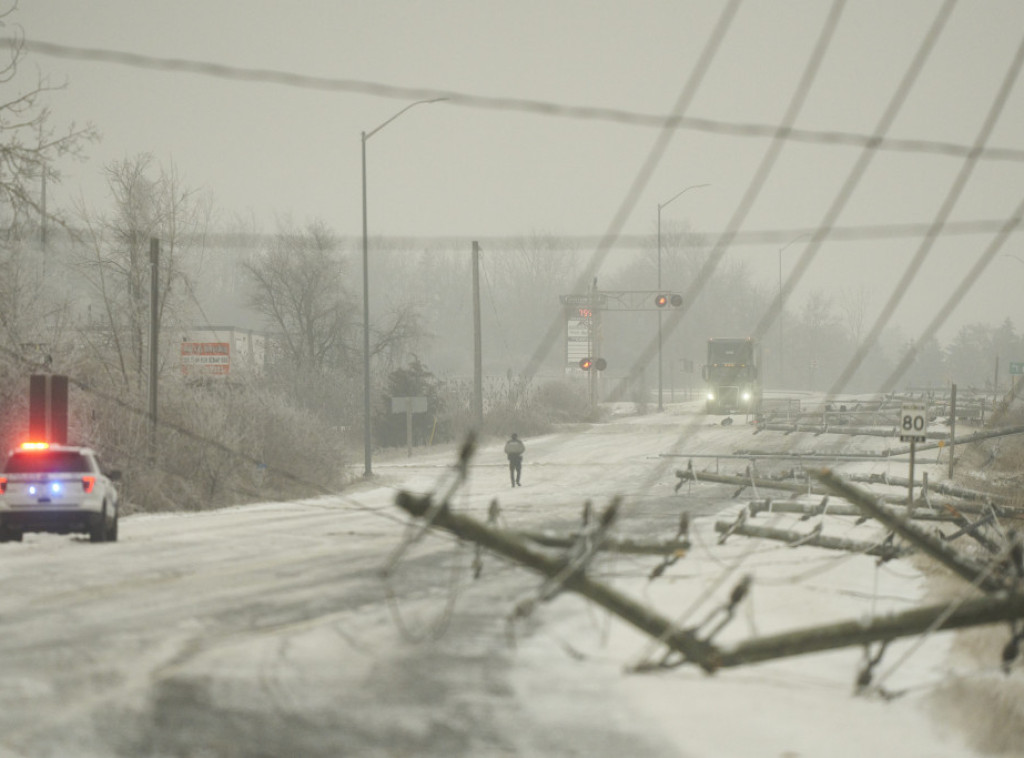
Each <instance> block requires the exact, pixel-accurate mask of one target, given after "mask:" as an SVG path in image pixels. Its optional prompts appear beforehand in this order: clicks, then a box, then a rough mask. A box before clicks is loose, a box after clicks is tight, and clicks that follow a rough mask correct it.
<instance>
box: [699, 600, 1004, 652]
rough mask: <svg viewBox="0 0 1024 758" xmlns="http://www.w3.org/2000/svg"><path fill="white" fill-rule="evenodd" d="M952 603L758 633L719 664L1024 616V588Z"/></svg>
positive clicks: (817, 650) (908, 635)
mask: <svg viewBox="0 0 1024 758" xmlns="http://www.w3.org/2000/svg"><path fill="white" fill-rule="evenodd" d="M949 609H950V605H949V604H948V603H947V604H939V605H931V606H926V607H924V608H915V609H914V610H911V611H904V612H902V613H898V614H893V615H890V616H880V617H876V618H873V619H871V620H870V621H864V620H863V619H858V620H856V621H844V622H840V623H837V624H826V625H824V626H818V627H811V628H808V629H799V630H797V631H794V632H784V633H782V634H775V635H769V636H765V637H756V638H754V639H751V640H747V641H746V642H741V643H739V644H737V645H735V646H734V647H732V648H728V649H722V650H720V651H719V654H718V655H719V658H718V665H719V666H721V667H722V668H731V667H734V666H743V665H746V664H750V663H760V662H763V661H769V660H774V659H777V658H787V657H791V656H795V655H807V654H808V653H819V652H822V651H824V650H833V649H835V648H841V647H849V646H851V645H868V644H870V643H872V642H884V641H887V640H893V639H897V638H899V637H911V636H913V635H916V634H923V633H925V632H927V631H930V630H932V629H933V628H934V630H936V631H940V630H947V629H962V628H964V627H968V626H981V625H983V624H995V623H999V622H1003V621H1013V620H1015V619H1020V618H1024V594H1020V593H1017V594H1013V595H1010V596H1009V597H973V598H969V599H967V600H964V601H963V602H961V603H959V604H957V605H956V607H955V608H954V609H953V610H952V611H950V610H949ZM937 622H938V623H937Z"/></svg>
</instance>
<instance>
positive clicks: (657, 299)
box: [654, 293, 683, 308]
mask: <svg viewBox="0 0 1024 758" xmlns="http://www.w3.org/2000/svg"><path fill="white" fill-rule="evenodd" d="M654 304H655V305H656V306H657V307H658V308H664V307H665V306H666V305H669V304H671V305H672V307H673V308H678V307H679V306H680V305H682V304H683V296H682V295H680V294H678V293H676V294H664V293H659V294H657V295H655V296H654Z"/></svg>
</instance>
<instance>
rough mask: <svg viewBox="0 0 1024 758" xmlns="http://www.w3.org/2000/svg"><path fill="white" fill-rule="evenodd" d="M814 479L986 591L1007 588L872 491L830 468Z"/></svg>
mask: <svg viewBox="0 0 1024 758" xmlns="http://www.w3.org/2000/svg"><path fill="white" fill-rule="evenodd" d="M815 478H816V479H817V480H818V481H819V482H821V483H822V484H823V485H825V486H826V487H828V489H830V490H831V491H832V492H833V493H835V494H836V495H838V496H839V497H843V498H846V499H847V500H849V501H850V502H851V503H853V504H854V505H856V506H858V507H859V508H861V509H863V511H864V513H865V514H866V515H869V516H872V517H873V518H875V519H877V520H878V521H880V522H881V523H882V525H883V526H885V527H887V528H888V529H891V530H893V531H894V532H896V533H897V534H898V535H899V536H901V537H903V539H905V540H907V541H908V542H910V543H911V544H912V545H914V546H915V547H917V548H918V549H919V550H921V551H922V552H925V553H927V554H928V555H930V556H931V557H932V558H934V559H935V560H937V561H939V562H940V563H942V564H943V565H944V566H946V567H947V568H949V569H950V570H952V571H953V573H955V574H957V575H958V576H960V577H961V578H963V579H965V580H967V581H968V582H970V583H971V584H976V585H977V586H979V587H981V589H983V590H985V591H986V592H999V591H1000V590H1003V589H1005V585H1004V583H1003V581H1002V580H1001V579H999V578H997V577H994V576H991V574H990V569H989V568H987V567H985V566H982V565H980V564H978V563H975V562H974V561H972V560H971V559H969V558H967V557H965V556H962V555H960V554H959V553H958V552H957V551H956V550H954V549H953V548H951V547H949V546H948V545H945V544H943V543H942V542H941V541H940V540H938V539H935V538H933V537H932V536H931V535H930V534H927V533H926V532H924V531H923V530H922V529H921V528H919V527H918V526H917V525H915V524H912V523H910V520H909V519H907V518H902V517H900V516H898V515H897V514H895V513H894V512H893V511H892V510H891V509H890V508H889V507H887V506H885V505H882V504H881V503H880V502H878V498H877V497H875V496H874V495H872V494H871V493H870V492H866V491H865V490H862V489H861V488H860V487H857V486H856V485H854V484H851V483H850V482H847V481H846V480H845V479H843V478H842V477H841V476H839V475H838V474H836V473H834V472H833V471H831V470H829V469H823V470H822V471H820V472H818V473H817V474H815Z"/></svg>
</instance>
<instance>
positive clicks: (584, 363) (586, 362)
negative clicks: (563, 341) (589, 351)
mask: <svg viewBox="0 0 1024 758" xmlns="http://www.w3.org/2000/svg"><path fill="white" fill-rule="evenodd" d="M593 365H594V362H593V361H592V360H590V358H580V368H581V369H583V370H584V371H590V367H591V366H593Z"/></svg>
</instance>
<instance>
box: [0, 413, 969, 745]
mask: <svg viewBox="0 0 1024 758" xmlns="http://www.w3.org/2000/svg"><path fill="white" fill-rule="evenodd" d="M716 420H717V419H714V418H712V419H708V418H707V417H704V416H702V415H700V414H699V413H698V412H697V408H696V406H692V405H685V404H679V405H672V406H669V408H668V409H667V410H666V412H665V413H661V414H652V415H647V416H636V415H624V416H621V417H617V418H615V419H613V421H611V422H609V423H606V424H599V425H594V426H585V427H584V426H581V427H579V428H574V429H569V430H565V431H562V432H559V433H556V434H552V435H548V436H545V437H541V438H536V439H527V440H526V443H527V454H526V458H525V466H524V472H523V485H524V486H523V487H521V488H515V489H512V488H510V486H509V482H508V471H507V467H506V466H505V462H504V457H503V456H502V454H501V452H500V448H501V444H502V441H501V440H490V441H489V442H488V443H487V444H485V445H484V446H483V447H482V449H481V450H480V451H479V453H478V454H477V456H476V457H475V458H474V463H473V466H472V467H471V474H470V477H469V481H468V483H467V484H466V486H465V487H463V488H462V489H460V490H459V492H458V493H457V494H456V495H455V497H454V498H453V501H452V502H453V504H454V506H455V507H456V508H457V509H458V510H459V511H460V512H463V513H468V514H470V515H474V516H477V517H479V518H480V519H484V518H486V514H487V511H488V506H489V505H490V503H491V502H492V501H493V500H495V499H497V502H498V504H499V506H500V509H501V523H502V524H503V525H505V526H508V527H511V528H540V527H548V528H558V527H561V528H565V529H569V528H573V527H575V526H576V525H577V524H578V521H579V517H580V513H581V511H582V507H583V503H584V501H586V500H591V501H592V502H593V505H594V507H595V508H596V509H601V508H603V507H604V506H605V505H606V504H607V503H608V502H609V500H610V499H611V497H612V495H614V494H622V495H624V497H625V500H624V504H623V518H622V525H621V529H622V531H623V533H626V534H632V535H644V536H662V537H670V536H672V534H673V533H674V531H675V528H676V524H677V523H678V520H679V516H680V514H681V511H682V510H683V509H684V508H686V509H689V510H690V511H691V512H692V513H693V514H694V515H696V516H699V517H700V518H698V519H697V520H696V524H695V531H694V538H695V540H694V541H695V548H694V550H693V551H691V553H690V554H689V555H688V556H687V557H686V558H684V559H683V560H681V561H679V562H678V563H677V564H676V565H675V566H673V567H672V568H671V569H670V570H669V571H668V572H666V574H665V576H664V577H663V578H662V579H661V580H659V581H658V582H651V583H648V582H647V579H646V577H647V575H648V573H649V572H650V570H651V568H653V566H654V565H655V564H656V563H657V559H652V558H649V557H647V558H642V559H641V558H636V557H622V556H619V557H609V558H604V557H602V558H601V559H600V560H599V561H598V562H597V563H596V564H595V567H594V572H595V575H596V576H600V577H603V578H605V579H606V580H607V581H609V582H611V583H613V584H614V585H615V586H616V587H617V588H618V589H620V590H622V591H624V592H628V593H630V594H632V595H634V596H635V597H639V598H642V599H644V600H645V601H646V602H648V603H650V604H651V605H652V606H653V607H655V608H658V609H659V610H660V611H661V612H662V613H663V614H664V615H667V616H670V617H673V616H676V615H677V614H682V613H684V612H685V611H686V610H687V609H688V608H690V609H691V610H690V613H691V616H692V617H691V618H690V619H689V622H690V623H694V622H695V620H696V619H699V617H700V616H702V615H703V614H706V613H707V612H708V611H709V610H711V609H713V608H714V607H715V605H716V604H717V603H719V602H721V600H722V599H723V598H724V597H725V596H727V593H728V590H729V589H730V588H731V586H732V583H733V582H734V581H735V580H736V579H738V577H739V576H740V575H742V574H743V573H747V572H750V573H753V574H754V575H755V584H754V587H755V591H754V593H753V594H752V599H751V600H750V601H749V602H747V603H745V604H744V605H743V606H742V607H741V609H740V610H741V613H740V614H738V615H739V617H740V618H739V619H738V620H737V621H736V623H734V624H731V625H730V626H729V627H727V628H726V630H725V632H723V634H724V635H725V637H724V638H725V639H728V638H730V635H731V638H732V639H742V638H744V637H747V636H750V635H751V634H757V633H768V632H773V631H777V630H778V629H784V628H787V627H789V626H793V625H794V624H802V623H817V622H819V621H820V622H822V623H823V622H827V621H834V620H845V619H848V618H851V617H853V618H856V617H858V616H861V615H864V614H867V613H870V612H884V611H886V610H899V609H903V608H908V607H912V605H913V604H914V603H918V602H920V601H921V599H922V597H923V595H924V593H925V591H926V587H925V583H924V582H923V580H922V578H921V576H920V574H919V573H918V572H917V570H916V569H915V568H913V567H912V566H911V565H910V564H909V563H906V562H902V561H897V562H892V563H890V564H886V566H885V567H883V568H879V567H878V565H877V564H876V562H875V561H874V560H873V559H871V558H865V557H859V556H858V557H852V558H851V557H849V556H838V557H837V556H836V555H834V554H830V553H826V552H825V551H816V550H813V549H809V548H808V549H801V550H800V551H793V550H789V549H786V548H779V547H778V546H777V545H764V544H762V543H760V542H758V541H750V540H744V539H740V538H737V539H733V540H730V541H729V542H727V543H726V544H725V545H722V546H718V545H716V544H715V543H716V538H715V535H714V534H713V531H712V526H713V520H714V518H713V517H714V516H716V515H718V514H725V515H724V516H722V517H727V516H728V515H730V513H731V512H735V510H736V509H737V508H738V507H739V506H741V505H742V504H743V503H744V502H745V501H744V500H738V501H737V500H732V499H731V495H732V490H733V489H734V488H732V487H724V486H714V485H698V486H692V487H689V486H687V487H684V489H683V491H682V492H681V493H679V494H676V493H675V492H674V491H673V488H674V487H675V484H676V481H677V479H676V477H675V475H674V473H673V472H674V469H675V468H677V467H682V466H684V465H685V459H682V458H664V457H659V456H660V455H661V454H664V453H668V452H671V451H673V450H675V451H677V452H682V453H698V452H703V453H729V452H731V451H732V450H733V449H737V448H744V449H750V448H753V447H755V446H761V447H765V448H773V449H782V448H788V447H793V446H805V449H814V448H817V449H820V448H821V447H822V446H828V445H831V446H832V449H836V450H838V449H842V448H844V447H845V448H846V449H848V448H849V446H850V445H851V444H853V443H851V441H850V440H848V439H845V438H838V437H837V438H834V439H831V440H830V439H829V438H827V437H822V438H818V439H813V438H810V437H808V438H806V439H805V438H801V437H800V436H799V435H792V436H790V437H783V436H782V435H771V434H762V435H757V436H754V435H753V434H752V433H751V430H750V428H749V427H744V426H743V425H742V424H736V425H734V426H731V427H722V426H720V425H717V424H716V423H714V422H715V421H716ZM886 443H887V441H885V440H874V441H871V440H869V441H868V442H866V443H865V442H858V443H856V444H860V445H865V444H867V445H875V446H881V445H884V444H886ZM454 457H455V450H454V449H445V450H435V451H430V452H425V453H424V452H421V451H417V452H415V453H414V455H413V457H412V458H407V457H405V455H404V451H402V453H401V454H399V455H396V456H394V457H391V458H387V457H383V456H382V457H379V458H378V459H377V460H375V463H374V470H375V475H376V477H375V481H374V482H373V483H372V484H360V485H358V486H356V487H354V488H352V489H351V490H350V491H348V492H346V493H345V494H344V495H340V496H337V497H324V498H319V499H316V500H309V501H301V502H293V503H268V504H257V505H251V506H244V507H238V508H231V509H226V510H222V511H217V512H207V513H198V514H167V515H138V516H133V517H129V518H125V519H124V520H123V521H122V524H121V541H120V542H118V543H116V544H100V545H94V544H90V543H88V542H86V541H83V540H79V539H76V538H69V537H60V536H54V535H27V536H26V538H25V541H24V542H23V543H8V544H4V545H3V546H0V587H2V592H0V665H2V667H3V669H2V670H3V679H2V685H0V756H26V757H27V756H31V757H32V758H36V757H38V756H285V755H288V756H346V755H352V756H544V755H572V756H575V755H579V756H588V757H589V758H594V757H601V756H616V757H618V756H624V755H630V756H676V755H680V756H682V755H693V756H705V755H706V756H712V755H794V756H795V755H821V754H825V752H826V748H828V749H827V753H828V754H829V755H832V756H841V755H851V756H852V755H863V754H867V751H869V750H874V751H876V752H878V750H879V749H880V746H884V745H891V744H892V743H891V740H893V739H898V740H902V741H903V744H904V745H908V744H909V745H912V746H913V748H912V749H910V750H909V751H903V752H902V754H903V755H922V756H923V755H935V756H959V755H970V754H971V753H970V752H969V751H967V750H966V749H965V748H964V747H962V745H961V742H960V741H959V740H958V739H957V738H956V737H955V736H951V735H949V734H943V733H942V732H941V730H940V729H939V728H938V727H937V726H936V725H935V722H934V719H932V718H930V717H929V716H928V714H927V713H926V709H925V707H924V705H923V704H922V700H921V698H914V697H913V696H908V697H905V698H902V699H901V700H898V701H893V702H892V703H880V702H876V701H865V700H863V699H854V698H853V697H852V695H851V690H852V687H851V683H852V680H853V677H854V675H855V673H856V672H855V668H856V665H857V662H858V660H859V657H860V652H859V651H839V652H834V653H829V654H824V655H817V656H809V657H807V659H806V660H804V659H790V660H789V661H786V662H779V663H774V664H766V665H762V666H758V667H751V668H748V669H741V670H735V671H730V672H720V673H719V674H718V675H715V676H714V677H708V676H706V675H704V674H701V673H700V672H698V671H696V670H694V669H691V668H681V669H671V670H666V671H663V672H661V673H658V674H655V675H627V674H625V673H624V672H623V669H624V667H626V666H628V665H630V664H632V663H635V662H637V660H638V659H641V658H644V657H645V656H646V657H650V656H652V655H656V654H655V653H653V652H652V650H651V646H650V644H649V643H648V641H647V640H645V639H644V638H642V637H641V636H640V635H639V634H638V633H636V632H635V631H633V630H632V629H631V628H629V627H627V626H625V625H623V624H621V623H619V622H618V621H615V620H613V619H609V618H608V617H607V614H604V613H603V612H601V611H599V610H597V609H595V608H594V607H592V606H589V605H588V604H587V603H585V602H584V601H583V600H582V599H579V598H574V597H568V596H565V597H559V598H556V599H555V600H554V601H553V602H551V603H547V604H543V605H541V606H540V607H539V608H538V609H537V610H536V611H535V613H534V614H533V615H532V616H531V617H530V618H528V619H525V620H522V621H519V622H517V623H511V622H510V621H509V616H510V614H511V612H512V610H513V608H514V607H515V605H516V603H517V602H519V601H520V600H523V599H525V598H529V597H531V596H532V594H534V593H535V591H536V589H537V587H538V586H539V579H538V578H537V577H535V576H533V575H531V574H529V573H528V572H526V571H524V570H522V569H519V568H517V567H514V566H512V565H510V564H509V563H507V562H506V561H503V560H499V559H497V558H495V557H492V556H485V557H484V563H483V572H482V575H481V577H480V579H479V580H477V581H474V580H473V578H472V573H471V570H470V566H471V563H472V559H473V550H472V548H470V547H468V546H465V545H460V544H458V543H457V542H456V541H455V540H454V539H453V538H450V537H446V536H443V535H435V534H430V535H427V536H426V537H425V538H424V539H421V540H418V541H412V542H408V541H409V538H410V536H413V535H415V534H416V532H415V531H413V530H410V529H409V527H408V526H407V525H406V524H405V520H404V518H403V516H402V514H401V513H400V512H399V511H398V510H397V509H396V508H395V506H394V505H393V498H394V493H395V491H396V490H397V489H400V488H405V489H410V490H413V491H417V492H427V491H432V490H433V489H434V488H435V487H436V486H438V484H439V483H440V484H442V485H443V484H444V482H446V481H448V480H449V479H450V476H451V472H450V464H451V463H453V462H454ZM695 464H696V465H698V466H705V465H708V466H713V465H714V463H711V462H708V461H696V462H695ZM736 465H737V466H738V465H740V464H736ZM859 465H861V467H863V466H865V465H868V464H859ZM870 465H888V464H870ZM724 469H725V466H724V463H723V470H724ZM890 470H891V471H892V473H898V474H900V475H904V476H905V474H906V472H905V469H904V468H903V467H902V466H901V467H900V468H899V469H890ZM936 471H938V468H937V469H936ZM935 475H936V476H939V475H940V474H938V473H936V474H935ZM683 495H687V497H686V498H683ZM705 517H706V518H705ZM784 525H787V526H791V525H792V524H791V523H789V522H787V523H786V524H784ZM840 528H841V529H842V530H843V531H842V532H841V533H842V534H843V535H844V536H846V535H847V534H849V535H850V536H858V535H861V534H866V535H868V537H870V536H871V535H872V534H876V533H877V532H872V531H871V530H872V527H871V525H870V524H869V525H860V526H856V527H855V526H852V521H850V522H848V523H846V525H844V526H841V527H840ZM407 542H408V546H407V548H406V549H404V550H403V551H402V552H401V553H400V554H399V553H398V552H397V551H398V549H399V547H400V546H403V545H406V543H407ZM385 566H392V568H393V570H392V571H391V573H390V577H389V578H388V579H387V580H385V579H384V578H383V577H382V575H381V571H382V569H383V568H384V567H385ZM716 589H717V594H716V593H715V590H716ZM698 601H699V602H701V603H702V604H700V605H698ZM947 647H948V645H947V644H946V643H945V642H943V641H941V640H938V641H936V642H929V643H928V645H927V646H926V649H924V651H923V652H922V651H918V652H916V653H915V655H914V656H912V657H911V659H910V662H909V663H907V664H905V665H901V666H900V667H899V670H898V672H896V674H894V678H893V682H892V684H893V686H902V687H907V688H914V687H925V686H926V685H927V684H928V683H929V682H931V681H933V680H934V679H935V678H936V677H937V676H940V675H941V674H942V672H943V671H944V669H943V666H944V664H943V661H944V658H945V656H946V651H947ZM904 649H905V648H904ZM892 655H893V657H894V658H895V657H896V656H897V655H898V651H897V652H895V653H893V654H892ZM887 660H888V659H887ZM857 719H867V721H863V722H861V721H857ZM869 723H871V724H874V726H872V727H871V728H869V727H868V726H867V724H869ZM837 737H838V738H839V742H836V740H837ZM844 746H845V747H844ZM884 752H885V751H884V750H882V753H884Z"/></svg>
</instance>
